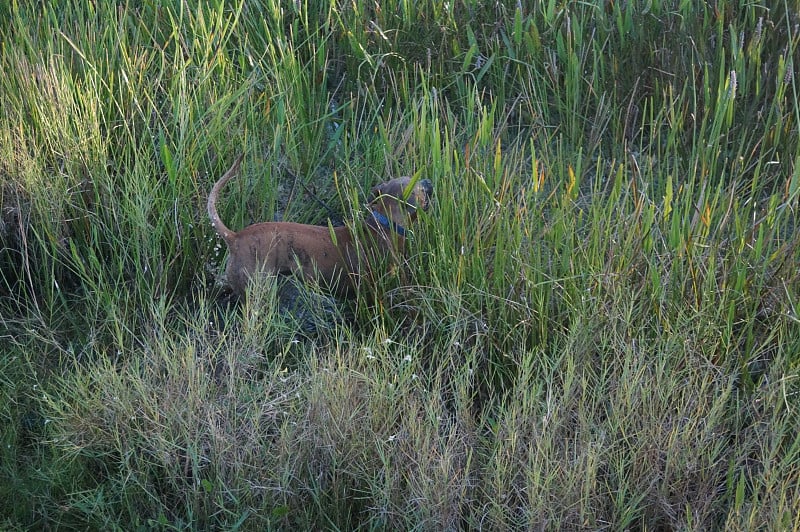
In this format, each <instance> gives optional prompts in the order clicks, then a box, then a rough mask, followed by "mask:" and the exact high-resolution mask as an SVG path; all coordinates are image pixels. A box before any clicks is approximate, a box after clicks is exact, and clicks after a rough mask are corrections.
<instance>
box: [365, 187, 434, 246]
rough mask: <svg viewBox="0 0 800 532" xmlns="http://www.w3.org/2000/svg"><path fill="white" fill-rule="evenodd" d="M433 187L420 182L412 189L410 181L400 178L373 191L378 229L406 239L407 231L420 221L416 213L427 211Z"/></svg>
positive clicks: (372, 206) (373, 209) (373, 205)
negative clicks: (417, 219) (412, 224)
mask: <svg viewBox="0 0 800 532" xmlns="http://www.w3.org/2000/svg"><path fill="white" fill-rule="evenodd" d="M432 195H433V183H431V182H430V180H428V179H420V180H419V181H417V182H416V183H414V186H413V187H412V186H411V178H410V177H398V178H395V179H392V180H391V181H387V182H385V183H381V184H380V185H378V186H376V187H373V188H372V193H371V195H370V200H369V205H370V209H371V210H372V215H373V217H374V219H375V221H376V222H377V223H378V225H380V226H382V227H384V228H385V229H391V230H393V231H394V232H395V233H397V234H399V235H400V236H405V231H406V227H407V226H408V225H410V224H411V223H413V222H414V220H416V218H417V209H422V210H423V211H427V210H428V207H429V206H430V203H431V196H432Z"/></svg>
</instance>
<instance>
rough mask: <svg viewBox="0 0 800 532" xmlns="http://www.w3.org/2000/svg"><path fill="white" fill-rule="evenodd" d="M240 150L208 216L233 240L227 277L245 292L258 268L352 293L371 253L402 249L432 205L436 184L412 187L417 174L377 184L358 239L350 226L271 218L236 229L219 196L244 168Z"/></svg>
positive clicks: (213, 192) (225, 237)
mask: <svg viewBox="0 0 800 532" xmlns="http://www.w3.org/2000/svg"><path fill="white" fill-rule="evenodd" d="M242 157H243V156H242V155H240V156H239V157H238V158H237V159H236V161H235V162H234V163H233V166H231V168H230V169H229V170H228V171H227V172H225V175H223V176H222V177H221V178H220V179H219V181H217V182H216V183H215V184H214V187H213V188H212V189H211V193H210V194H209V195H208V216H209V218H211V224H212V225H213V226H214V229H215V230H216V231H217V234H218V235H219V236H221V237H222V239H223V240H225V243H226V244H227V245H228V251H229V253H230V257H229V259H228V267H227V269H226V272H225V274H226V276H227V279H228V283H229V284H230V285H231V287H232V288H233V289H234V291H236V292H237V293H239V294H242V293H244V291H245V288H246V287H247V283H248V280H249V279H250V277H252V276H253V275H254V274H256V273H260V272H265V273H273V274H281V275H290V274H291V275H298V276H299V277H301V278H303V279H305V280H311V281H317V282H320V283H321V284H323V285H325V286H327V287H328V288H330V289H333V290H335V291H336V292H338V293H340V294H342V295H350V294H352V293H353V289H354V288H355V286H356V285H357V284H358V282H359V277H360V275H359V273H360V272H361V271H362V269H363V268H364V267H365V266H366V257H367V256H368V254H371V253H374V252H379V253H381V254H383V255H384V256H385V255H387V254H393V253H394V252H402V249H403V245H404V243H405V233H406V231H407V229H406V226H407V225H408V224H409V223H411V222H413V221H414V220H415V219H416V213H417V209H418V208H420V209H422V210H427V208H428V206H429V204H430V197H431V194H432V192H433V186H432V185H431V182H430V181H428V180H427V179H423V180H421V181H418V182H417V183H416V184H415V185H414V187H413V188H411V190H407V189H408V188H409V184H410V183H411V178H409V177H399V178H397V179H392V180H391V181H387V182H386V183H383V184H381V185H378V186H376V187H374V188H373V189H372V195H371V197H370V203H369V207H370V212H369V214H368V215H367V216H366V219H365V225H366V227H367V228H368V231H366V232H365V235H366V236H369V237H371V238H365V239H363V240H364V241H363V242H357V241H356V238H355V235H354V234H353V232H352V231H351V229H350V228H349V227H334V228H331V227H328V226H317V225H305V224H299V223H292V222H265V223H257V224H253V225H250V226H248V227H245V228H244V229H242V230H241V231H238V232H234V231H231V230H230V229H228V228H227V227H225V224H224V223H222V220H220V218H219V215H218V214H217V207H216V203H217V196H219V191H220V189H222V187H223V186H224V185H225V184H226V183H227V182H228V181H230V180H231V179H232V178H233V177H234V176H236V174H237V173H238V171H239V165H240V163H241V162H242Z"/></svg>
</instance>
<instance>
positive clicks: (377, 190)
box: [367, 185, 383, 203]
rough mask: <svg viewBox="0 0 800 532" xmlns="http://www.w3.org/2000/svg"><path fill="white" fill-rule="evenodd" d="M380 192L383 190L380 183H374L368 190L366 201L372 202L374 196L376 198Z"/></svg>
mask: <svg viewBox="0 0 800 532" xmlns="http://www.w3.org/2000/svg"><path fill="white" fill-rule="evenodd" d="M381 194H383V190H382V189H381V186H380V185H375V186H374V187H372V189H370V191H369V199H368V200H367V201H368V202H369V203H372V202H373V201H375V198H377V197H378V196H380V195H381Z"/></svg>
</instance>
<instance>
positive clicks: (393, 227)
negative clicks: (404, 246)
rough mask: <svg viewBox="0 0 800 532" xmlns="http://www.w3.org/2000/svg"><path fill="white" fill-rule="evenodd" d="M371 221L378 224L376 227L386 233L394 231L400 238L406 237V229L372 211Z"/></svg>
mask: <svg viewBox="0 0 800 532" xmlns="http://www.w3.org/2000/svg"><path fill="white" fill-rule="evenodd" d="M372 219H373V220H375V221H376V222H378V225H380V226H381V227H383V228H384V229H386V230H387V231H394V232H395V233H397V234H398V235H400V236H406V228H405V227H403V226H402V225H398V224H396V223H394V222H393V221H391V220H390V219H389V218H387V217H386V216H385V215H383V214H382V213H380V212H378V211H376V210H374V209H373V211H372Z"/></svg>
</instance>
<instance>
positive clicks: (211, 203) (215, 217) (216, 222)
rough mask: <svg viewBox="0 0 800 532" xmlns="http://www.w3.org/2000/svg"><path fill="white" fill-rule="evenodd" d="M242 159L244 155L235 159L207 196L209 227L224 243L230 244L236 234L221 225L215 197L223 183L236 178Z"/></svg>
mask: <svg viewBox="0 0 800 532" xmlns="http://www.w3.org/2000/svg"><path fill="white" fill-rule="evenodd" d="M243 158H244V154H241V155H239V157H237V158H236V160H235V161H234V162H233V165H232V166H231V167H230V168H229V169H228V171H227V172H225V175H223V176H222V177H220V178H219V181H217V182H216V183H214V187H213V188H212V189H211V193H210V194H209V195H208V217H209V218H211V225H212V226H214V230H215V231H216V232H217V234H218V235H219V236H221V237H222V239H223V240H224V241H225V242H226V243H229V242H231V240H233V238H234V237H235V236H236V233H234V232H233V231H231V230H230V229H228V228H227V227H226V226H225V224H224V223H222V220H220V218H219V214H217V196H219V191H220V190H221V189H222V187H224V186H225V183H227V182H228V181H230V180H231V179H233V178H234V177H236V174H238V173H239V165H240V164H241V163H242V159H243Z"/></svg>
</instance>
